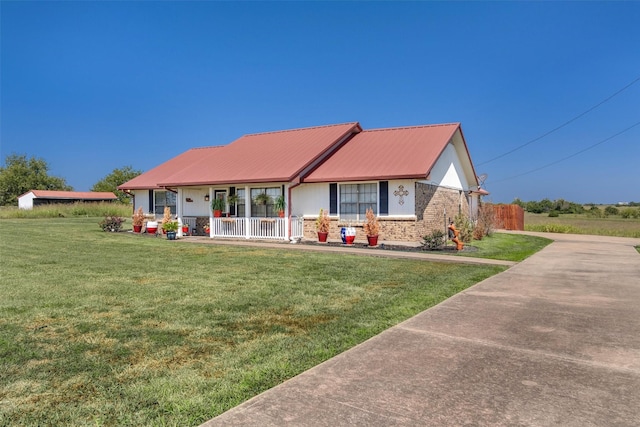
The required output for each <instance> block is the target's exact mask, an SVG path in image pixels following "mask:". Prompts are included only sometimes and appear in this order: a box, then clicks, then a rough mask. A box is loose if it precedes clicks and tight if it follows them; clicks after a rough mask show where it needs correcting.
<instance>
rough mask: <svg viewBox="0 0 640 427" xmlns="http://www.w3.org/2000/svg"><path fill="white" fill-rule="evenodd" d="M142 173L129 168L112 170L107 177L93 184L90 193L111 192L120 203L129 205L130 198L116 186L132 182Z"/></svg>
mask: <svg viewBox="0 0 640 427" xmlns="http://www.w3.org/2000/svg"><path fill="white" fill-rule="evenodd" d="M141 173H142V172H141V171H137V170H133V168H132V167H131V166H125V167H123V168H122V169H114V170H113V172H111V173H110V174H109V175H107V176H105V177H104V178H102V179H101V180H100V181H98V182H96V183H95V184H93V187H91V191H112V192H113V193H114V194H115V195H116V196H118V200H120V202H122V203H130V201H131V198H130V197H129V195H128V194H127V193H125V192H124V191H121V190H118V186H119V185H122V184H124V183H125V182H127V181H130V180H132V179H133V178H135V177H136V176H138V175H140V174H141Z"/></svg>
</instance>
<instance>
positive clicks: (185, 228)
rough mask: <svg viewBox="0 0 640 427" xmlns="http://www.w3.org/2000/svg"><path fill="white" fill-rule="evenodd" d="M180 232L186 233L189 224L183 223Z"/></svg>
mask: <svg viewBox="0 0 640 427" xmlns="http://www.w3.org/2000/svg"><path fill="white" fill-rule="evenodd" d="M182 232H183V233H188V232H189V226H188V225H183V226H182Z"/></svg>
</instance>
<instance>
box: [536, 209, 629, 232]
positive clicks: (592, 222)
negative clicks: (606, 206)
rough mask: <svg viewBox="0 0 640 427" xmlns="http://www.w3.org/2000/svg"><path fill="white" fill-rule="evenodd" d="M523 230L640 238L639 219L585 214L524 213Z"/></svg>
mask: <svg viewBox="0 0 640 427" xmlns="http://www.w3.org/2000/svg"><path fill="white" fill-rule="evenodd" d="M524 229H525V230H527V231H545V232H551V233H571V234H592V235H599V236H618V237H640V219H638V218H621V217H619V216H610V217H608V218H594V217H590V216H589V215H587V214H562V215H560V216H558V217H549V214H546V213H544V214H534V213H530V212H525V214H524Z"/></svg>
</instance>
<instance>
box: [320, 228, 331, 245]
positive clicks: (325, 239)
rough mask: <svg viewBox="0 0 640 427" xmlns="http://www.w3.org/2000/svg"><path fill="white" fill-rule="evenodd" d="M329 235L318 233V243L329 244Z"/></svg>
mask: <svg viewBox="0 0 640 427" xmlns="http://www.w3.org/2000/svg"><path fill="white" fill-rule="evenodd" d="M328 235H329V233H324V232H322V231H318V242H320V243H327V236H328Z"/></svg>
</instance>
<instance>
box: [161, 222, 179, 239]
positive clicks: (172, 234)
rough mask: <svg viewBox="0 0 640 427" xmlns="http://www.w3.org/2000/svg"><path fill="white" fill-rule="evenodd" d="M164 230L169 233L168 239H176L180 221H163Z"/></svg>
mask: <svg viewBox="0 0 640 427" xmlns="http://www.w3.org/2000/svg"><path fill="white" fill-rule="evenodd" d="M162 231H163V232H165V233H166V234H167V240H176V232H177V231H178V221H167V222H163V223H162Z"/></svg>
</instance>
